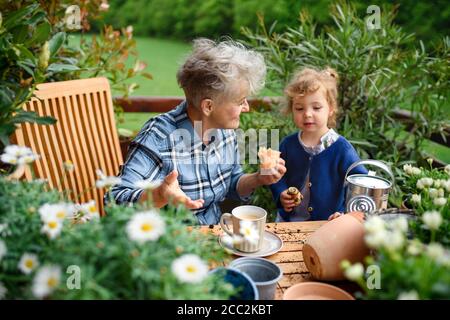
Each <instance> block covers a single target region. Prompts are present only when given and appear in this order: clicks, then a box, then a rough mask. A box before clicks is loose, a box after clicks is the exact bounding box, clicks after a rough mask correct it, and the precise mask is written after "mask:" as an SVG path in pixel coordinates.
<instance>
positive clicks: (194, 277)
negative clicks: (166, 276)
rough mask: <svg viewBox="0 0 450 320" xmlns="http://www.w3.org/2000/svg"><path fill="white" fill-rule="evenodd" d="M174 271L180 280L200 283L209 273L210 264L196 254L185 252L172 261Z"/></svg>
mask: <svg viewBox="0 0 450 320" xmlns="http://www.w3.org/2000/svg"><path fill="white" fill-rule="evenodd" d="M172 272H173V274H174V275H175V276H176V277H177V279H178V280H179V281H180V282H184V283H199V282H201V281H202V280H203V279H204V278H205V277H206V276H207V274H208V265H207V264H206V263H205V262H204V261H203V260H202V259H200V257H199V256H197V255H195V254H185V255H183V256H181V257H179V258H177V259H175V260H174V261H173V262H172Z"/></svg>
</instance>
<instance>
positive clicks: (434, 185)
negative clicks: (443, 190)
mask: <svg viewBox="0 0 450 320" xmlns="http://www.w3.org/2000/svg"><path fill="white" fill-rule="evenodd" d="M441 186H442V180H440V179H436V180H434V182H433V187H435V188H439V187H441Z"/></svg>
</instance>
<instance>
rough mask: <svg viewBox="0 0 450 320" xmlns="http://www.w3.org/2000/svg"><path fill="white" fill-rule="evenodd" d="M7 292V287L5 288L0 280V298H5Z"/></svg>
mask: <svg viewBox="0 0 450 320" xmlns="http://www.w3.org/2000/svg"><path fill="white" fill-rule="evenodd" d="M7 293H8V289H6V287H5V285H4V284H3V283H2V282H1V281H0V300H3V299H5V297H6V294H7Z"/></svg>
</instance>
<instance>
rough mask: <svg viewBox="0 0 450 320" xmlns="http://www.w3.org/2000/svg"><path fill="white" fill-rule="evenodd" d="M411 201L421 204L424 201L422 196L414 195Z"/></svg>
mask: <svg viewBox="0 0 450 320" xmlns="http://www.w3.org/2000/svg"><path fill="white" fill-rule="evenodd" d="M411 201H412V202H414V203H417V204H420V202H421V201H422V197H421V196H420V194H413V195H412V197H411Z"/></svg>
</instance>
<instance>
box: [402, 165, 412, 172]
mask: <svg viewBox="0 0 450 320" xmlns="http://www.w3.org/2000/svg"><path fill="white" fill-rule="evenodd" d="M403 171H405V173H406V174H408V175H411V174H412V165H410V164H409V163H408V164H405V165H403Z"/></svg>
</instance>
